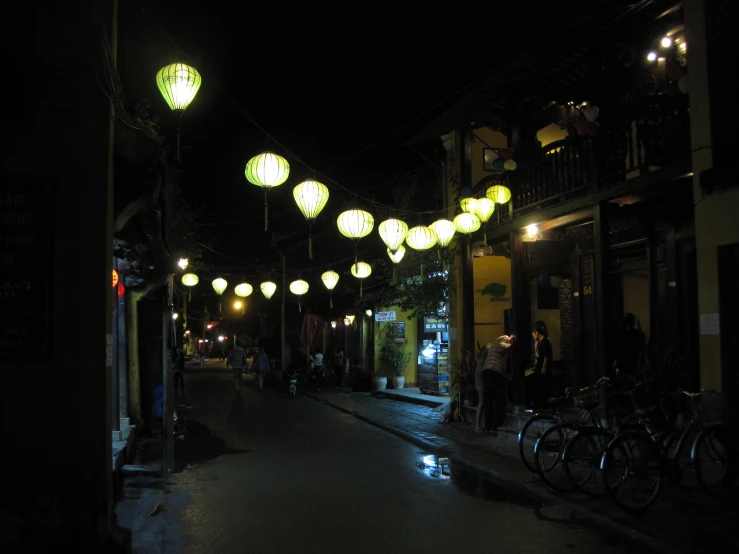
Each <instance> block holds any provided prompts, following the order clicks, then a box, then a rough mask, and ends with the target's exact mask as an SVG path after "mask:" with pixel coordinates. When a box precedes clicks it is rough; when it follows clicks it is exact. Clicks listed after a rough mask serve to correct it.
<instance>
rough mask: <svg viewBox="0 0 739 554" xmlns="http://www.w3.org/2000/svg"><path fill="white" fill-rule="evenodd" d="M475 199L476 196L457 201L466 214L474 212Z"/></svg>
mask: <svg viewBox="0 0 739 554" xmlns="http://www.w3.org/2000/svg"><path fill="white" fill-rule="evenodd" d="M476 201H477V199H476V198H462V200H460V201H459V207H460V208H462V211H463V212H466V213H468V214H473V213H475V202H476Z"/></svg>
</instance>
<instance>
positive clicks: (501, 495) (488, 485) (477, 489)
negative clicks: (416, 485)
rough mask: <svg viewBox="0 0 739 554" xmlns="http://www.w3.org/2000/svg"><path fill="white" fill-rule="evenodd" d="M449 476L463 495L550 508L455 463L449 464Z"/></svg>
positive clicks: (531, 506)
mask: <svg viewBox="0 0 739 554" xmlns="http://www.w3.org/2000/svg"><path fill="white" fill-rule="evenodd" d="M450 474H451V478H452V479H451V480H452V483H454V486H455V487H457V488H458V489H459V490H460V491H462V492H463V493H465V494H468V495H470V496H474V497H476V498H483V499H485V500H492V501H494V502H505V503H508V504H516V505H518V506H526V507H530V508H540V507H544V506H551V504H547V503H545V502H542V501H540V500H536V499H534V498H531V497H530V496H528V495H526V494H523V493H521V492H518V491H514V490H512V489H509V488H506V487H503V486H501V485H499V484H497V483H495V482H493V481H491V480H490V479H486V478H485V477H484V476H482V475H480V474H479V473H477V472H475V471H474V470H471V469H469V468H467V467H465V466H463V465H461V464H458V463H455V462H451V464H450Z"/></svg>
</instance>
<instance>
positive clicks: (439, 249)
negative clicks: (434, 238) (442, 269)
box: [436, 247, 441, 261]
mask: <svg viewBox="0 0 739 554" xmlns="http://www.w3.org/2000/svg"><path fill="white" fill-rule="evenodd" d="M436 255H437V256H438V258H439V261H441V247H438V248H437V249H436Z"/></svg>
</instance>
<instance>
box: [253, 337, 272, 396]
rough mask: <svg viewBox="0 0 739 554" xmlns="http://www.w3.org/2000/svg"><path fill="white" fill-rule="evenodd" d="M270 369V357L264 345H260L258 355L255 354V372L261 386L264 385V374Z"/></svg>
mask: <svg viewBox="0 0 739 554" xmlns="http://www.w3.org/2000/svg"><path fill="white" fill-rule="evenodd" d="M268 371H269V357H268V356H267V353H266V352H265V351H264V346H260V347H259V350H258V351H257V354H256V356H254V373H256V374H257V382H258V383H259V388H260V389H261V388H262V387H263V386H264V376H265V374H266V373H267V372H268Z"/></svg>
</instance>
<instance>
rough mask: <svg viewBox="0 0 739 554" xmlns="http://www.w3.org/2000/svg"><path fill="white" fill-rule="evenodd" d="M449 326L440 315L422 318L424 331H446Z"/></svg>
mask: <svg viewBox="0 0 739 554" xmlns="http://www.w3.org/2000/svg"><path fill="white" fill-rule="evenodd" d="M448 328H449V322H448V321H447V320H446V319H444V318H440V317H424V318H423V332H424V333H438V332H446V330H447V329H448Z"/></svg>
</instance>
